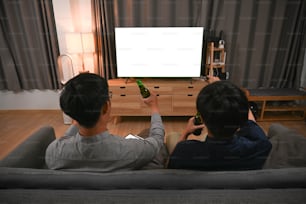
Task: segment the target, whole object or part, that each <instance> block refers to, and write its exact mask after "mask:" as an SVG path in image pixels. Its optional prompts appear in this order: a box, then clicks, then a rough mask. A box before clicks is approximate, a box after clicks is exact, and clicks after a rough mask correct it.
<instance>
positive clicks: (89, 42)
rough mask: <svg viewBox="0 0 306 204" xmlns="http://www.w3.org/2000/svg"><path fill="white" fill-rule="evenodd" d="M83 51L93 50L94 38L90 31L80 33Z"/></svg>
mask: <svg viewBox="0 0 306 204" xmlns="http://www.w3.org/2000/svg"><path fill="white" fill-rule="evenodd" d="M81 35H82V43H83V52H84V53H89V52H95V47H94V38H93V34H92V33H82V34H81Z"/></svg>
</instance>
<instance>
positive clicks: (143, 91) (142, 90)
mask: <svg viewBox="0 0 306 204" xmlns="http://www.w3.org/2000/svg"><path fill="white" fill-rule="evenodd" d="M136 82H137V85H138V87H139V90H140V93H141V95H142V97H143V98H148V97H149V96H150V95H151V94H150V91H149V89H147V88H146V87H145V86H144V85H143V83H142V81H141V80H137V81H136Z"/></svg>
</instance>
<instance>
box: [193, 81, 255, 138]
mask: <svg viewBox="0 0 306 204" xmlns="http://www.w3.org/2000/svg"><path fill="white" fill-rule="evenodd" d="M197 110H198V111H199V112H200V113H201V116H202V118H203V121H204V124H205V125H206V127H207V128H208V129H209V130H210V131H211V133H212V134H213V136H214V137H215V138H226V137H227V138H228V137H232V136H233V135H234V133H235V132H236V131H237V129H238V128H239V127H241V126H242V125H243V124H244V123H245V122H246V121H247V120H248V111H249V106H248V99H247V97H246V95H245V93H244V92H243V91H242V90H241V89H240V88H239V87H237V86H236V85H234V84H233V83H231V82H229V81H217V82H214V83H212V84H209V85H207V86H205V87H204V88H203V89H202V90H201V91H200V93H199V95H198V97H197Z"/></svg>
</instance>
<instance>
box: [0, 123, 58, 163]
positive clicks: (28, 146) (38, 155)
mask: <svg viewBox="0 0 306 204" xmlns="http://www.w3.org/2000/svg"><path fill="white" fill-rule="evenodd" d="M54 139H55V133H54V129H53V128H52V127H50V126H45V127H42V128H40V129H39V130H38V131H36V132H34V133H33V134H32V135H30V136H29V137H28V138H27V139H26V140H25V141H24V142H22V143H21V144H20V145H19V146H18V147H17V148H15V149H14V150H13V151H12V152H10V153H9V154H8V155H7V156H6V157H5V158H3V159H2V160H1V161H0V166H2V167H15V168H16V167H17V168H44V167H45V166H46V165H45V151H46V148H47V147H48V145H49V144H50V143H51V142H52V141H53V140H54Z"/></svg>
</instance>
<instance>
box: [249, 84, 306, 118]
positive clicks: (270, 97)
mask: <svg viewBox="0 0 306 204" xmlns="http://www.w3.org/2000/svg"><path fill="white" fill-rule="evenodd" d="M248 91H249V96H248V99H249V101H252V102H255V103H256V104H257V106H258V112H257V120H258V121H272V120H304V119H305V118H306V105H305V104H306V92H305V91H300V90H296V89H257V90H248Z"/></svg>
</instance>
